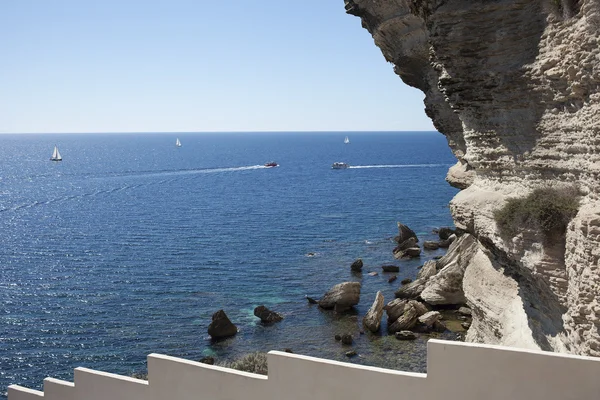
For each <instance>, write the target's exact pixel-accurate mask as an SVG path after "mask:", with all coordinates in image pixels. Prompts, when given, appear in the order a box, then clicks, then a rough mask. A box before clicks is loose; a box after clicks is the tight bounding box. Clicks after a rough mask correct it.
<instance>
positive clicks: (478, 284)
mask: <svg viewBox="0 0 600 400" xmlns="http://www.w3.org/2000/svg"><path fill="white" fill-rule="evenodd" d="M345 8H346V12H347V13H349V14H352V15H355V16H358V17H360V18H361V21H362V25H363V27H364V28H365V29H367V30H368V31H369V32H370V33H371V35H372V36H373V39H374V41H375V44H376V45H377V46H378V47H379V48H380V49H381V51H382V53H383V56H384V58H385V60H386V61H388V62H390V63H393V64H394V71H395V73H396V74H398V75H399V76H400V78H402V80H403V81H404V82H405V83H406V84H408V85H410V86H413V87H415V88H418V89H420V90H422V91H423V92H424V93H425V100H424V103H425V112H426V113H427V115H428V116H429V117H430V118H431V119H432V121H433V123H434V126H435V127H436V129H437V130H438V131H439V132H440V133H442V134H444V135H445V136H446V138H447V139H448V144H449V146H450V148H451V149H452V152H453V153H454V155H455V156H456V158H457V164H456V165H455V166H453V167H452V168H450V170H449V172H448V175H447V180H448V182H449V183H450V184H452V185H453V186H456V187H458V188H460V189H463V190H462V191H461V192H459V193H458V195H457V196H456V197H455V198H454V199H453V200H452V202H451V211H452V215H453V218H454V221H455V224H456V226H457V227H459V228H461V229H464V230H465V231H466V232H468V233H469V234H471V235H473V236H474V237H475V238H476V240H477V246H478V251H477V252H476V256H474V257H473V259H472V261H471V262H470V263H469V265H468V266H467V268H466V270H465V277H464V281H463V286H464V292H465V296H466V298H467V300H468V302H469V305H470V306H471V307H472V309H473V317H474V318H473V324H472V326H471V328H470V329H469V333H468V335H467V340H471V341H475V342H486V343H492V344H507V345H512V346H519V347H530V348H542V349H546V350H554V351H563V352H572V353H577V354H588V355H594V356H600V296H599V293H600V273H599V269H598V268H599V262H600V250H599V249H600V203H599V202H598V198H599V196H598V193H599V191H600V185H599V179H600V124H599V119H598V115H600V114H599V111H600V106H599V104H600V103H599V102H598V100H600V46H599V42H600V1H598V0H496V1H464V0H389V1H374V0H346V1H345ZM563 187H575V188H577V190H578V191H579V192H580V193H581V199H580V201H579V203H578V204H579V206H578V210H577V211H576V215H575V216H574V217H573V218H572V219H571V220H570V222H569V223H568V225H567V229H566V231H565V232H562V233H560V234H557V235H555V237H554V238H553V240H547V238H546V237H545V236H544V234H543V233H542V232H540V230H539V229H536V227H535V226H521V227H518V226H517V227H514V228H515V230H514V232H513V233H512V234H510V235H507V234H506V232H501V230H500V229H499V226H498V224H497V222H496V219H495V215H497V213H498V210H499V209H501V208H502V207H504V205H505V204H506V203H507V201H508V200H509V199H511V198H525V197H526V196H528V195H529V194H531V193H533V192H534V191H536V190H538V189H540V188H563Z"/></svg>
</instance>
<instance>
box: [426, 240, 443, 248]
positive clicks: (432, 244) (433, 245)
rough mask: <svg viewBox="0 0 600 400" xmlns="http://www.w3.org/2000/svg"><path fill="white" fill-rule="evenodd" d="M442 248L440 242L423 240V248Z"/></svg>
mask: <svg viewBox="0 0 600 400" xmlns="http://www.w3.org/2000/svg"><path fill="white" fill-rule="evenodd" d="M439 248H440V244H439V243H438V242H433V241H429V240H428V241H426V242H423V249H425V250H437V249H439Z"/></svg>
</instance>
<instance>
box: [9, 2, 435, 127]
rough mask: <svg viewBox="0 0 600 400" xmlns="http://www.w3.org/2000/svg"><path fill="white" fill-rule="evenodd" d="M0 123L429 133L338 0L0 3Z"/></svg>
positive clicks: (409, 92) (416, 104)
mask: <svg viewBox="0 0 600 400" xmlns="http://www.w3.org/2000/svg"><path fill="white" fill-rule="evenodd" d="M0 54H2V57H1V61H0V133H20V132H179V131H182V132H196V131H198V132H200V131H210V132H214V131H328V130H434V129H433V126H432V124H431V122H430V120H429V119H428V118H427V117H426V116H425V113H424V111H423V108H424V106H423V95H422V93H421V92H419V91H417V90H416V89H413V88H410V87H408V86H406V85H405V84H404V83H403V82H402V81H401V80H400V78H399V77H397V76H396V75H395V74H394V73H393V70H392V65H391V64H389V63H387V62H386V61H385V60H384V58H383V56H382V55H381V52H380V50H379V49H378V48H377V47H376V46H375V45H374V44H373V39H372V38H371V36H370V34H369V33H368V32H367V31H366V30H364V29H363V28H362V27H361V24H360V20H359V19H358V18H356V17H353V16H351V15H347V14H345V12H344V2H343V0H303V1H301V2H297V1H291V0H261V1H250V0H220V1H207V0H195V1H193V0H171V1H152V0H145V1H138V0H128V1H125V0H102V1H81V0H52V1H37V0H18V1H11V0H0Z"/></svg>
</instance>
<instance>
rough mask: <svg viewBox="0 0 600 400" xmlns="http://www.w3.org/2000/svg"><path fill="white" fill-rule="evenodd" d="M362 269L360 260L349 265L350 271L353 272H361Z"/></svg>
mask: <svg viewBox="0 0 600 400" xmlns="http://www.w3.org/2000/svg"><path fill="white" fill-rule="evenodd" d="M362 267H363V261H362V259H361V258H358V259H356V261H354V262H353V263H352V265H350V269H351V270H352V271H355V272H360V271H362Z"/></svg>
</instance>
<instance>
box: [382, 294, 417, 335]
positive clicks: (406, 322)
mask: <svg viewBox="0 0 600 400" xmlns="http://www.w3.org/2000/svg"><path fill="white" fill-rule="evenodd" d="M417 318H419V312H418V311H417V309H416V307H415V306H414V304H413V300H411V301H409V302H408V303H406V305H405V306H404V312H403V313H402V315H401V316H400V317H398V319H397V320H395V321H394V322H392V323H391V324H389V325H388V331H389V332H390V333H394V332H399V331H404V330H408V329H412V328H413V327H414V326H415V325H416V324H417Z"/></svg>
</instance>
